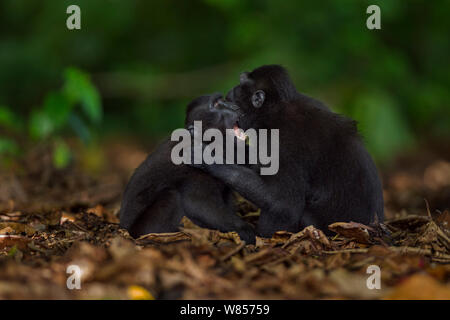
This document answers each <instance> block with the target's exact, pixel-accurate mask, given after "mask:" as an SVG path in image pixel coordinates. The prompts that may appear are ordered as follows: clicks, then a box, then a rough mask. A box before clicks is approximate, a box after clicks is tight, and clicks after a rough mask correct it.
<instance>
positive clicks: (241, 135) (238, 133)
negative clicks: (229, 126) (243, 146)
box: [233, 126, 247, 141]
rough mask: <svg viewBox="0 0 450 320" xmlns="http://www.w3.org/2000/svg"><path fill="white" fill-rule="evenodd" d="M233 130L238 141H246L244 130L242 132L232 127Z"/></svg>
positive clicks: (236, 127)
mask: <svg viewBox="0 0 450 320" xmlns="http://www.w3.org/2000/svg"><path fill="white" fill-rule="evenodd" d="M233 129H234V135H235V136H236V138H238V139H239V140H243V141H245V139H247V136H246V135H245V133H244V130H242V129H241V128H239V127H238V126H234V128H233Z"/></svg>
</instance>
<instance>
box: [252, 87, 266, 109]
mask: <svg viewBox="0 0 450 320" xmlns="http://www.w3.org/2000/svg"><path fill="white" fill-rule="evenodd" d="M265 98H266V94H265V93H264V91H262V90H258V91H256V92H255V93H254V94H253V95H252V104H253V106H254V107H255V108H260V107H261V106H262V105H263V103H264V99H265Z"/></svg>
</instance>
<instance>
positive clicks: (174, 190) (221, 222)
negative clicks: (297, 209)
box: [120, 95, 255, 243]
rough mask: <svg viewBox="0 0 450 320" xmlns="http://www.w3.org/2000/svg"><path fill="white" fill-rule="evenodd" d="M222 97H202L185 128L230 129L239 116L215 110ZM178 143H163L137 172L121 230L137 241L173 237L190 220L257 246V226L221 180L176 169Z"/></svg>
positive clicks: (125, 198)
mask: <svg viewBox="0 0 450 320" xmlns="http://www.w3.org/2000/svg"><path fill="white" fill-rule="evenodd" d="M215 99H218V95H213V96H203V97H200V98H197V99H195V100H194V101H193V102H191V103H190V104H189V106H188V108H187V116H186V128H189V127H190V126H191V125H192V124H193V121H194V120H202V126H203V129H204V130H205V129H207V128H218V129H220V130H222V132H224V130H225V129H226V128H232V126H233V124H234V123H235V122H236V118H237V114H236V112H234V111H233V110H231V109H229V108H223V109H221V110H213V109H211V108H210V105H211V103H212V101H214V100H215ZM175 144H177V142H172V141H170V139H168V140H167V141H165V142H163V143H162V144H161V145H160V146H159V147H158V148H157V149H156V150H155V151H154V152H153V153H152V154H150V155H149V156H148V158H147V159H146V160H145V161H144V162H143V163H142V164H141V165H140V166H139V167H138V168H137V169H136V171H135V172H134V174H133V176H132V177H131V179H130V181H129V182H128V185H127V187H126V189H125V192H124V195H123V201H122V206H121V209H120V227H122V228H124V229H127V230H128V231H129V232H130V234H131V235H132V236H133V237H138V236H140V235H142V234H147V233H153V232H157V233H159V232H175V231H178V230H179V225H180V220H181V218H182V217H183V216H186V217H188V218H189V219H191V220H192V221H193V222H194V223H196V224H198V225H199V226H201V227H206V228H210V229H217V230H220V231H222V232H228V231H236V232H238V234H239V236H240V237H241V239H243V240H244V241H246V242H247V243H255V231H254V229H253V227H252V226H251V225H250V224H248V223H246V222H244V221H243V220H242V219H241V218H240V217H239V216H238V215H237V214H236V210H235V207H234V199H233V194H232V191H231V189H230V188H228V187H227V186H226V185H225V184H224V183H222V182H221V181H220V180H218V179H216V178H214V177H212V176H210V175H208V174H206V173H204V172H202V171H200V170H198V169H196V168H193V167H190V166H187V165H184V164H181V165H175V164H173V163H172V161H171V151H172V148H173V146H174V145H175Z"/></svg>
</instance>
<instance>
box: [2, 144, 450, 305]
mask: <svg viewBox="0 0 450 320" xmlns="http://www.w3.org/2000/svg"><path fill="white" fill-rule="evenodd" d="M421 150H422V152H421V153H420V154H419V153H413V154H410V155H406V156H405V157H404V159H399V161H398V162H397V164H396V165H395V166H393V167H392V168H390V169H388V170H385V172H384V175H383V179H384V186H385V199H386V217H387V221H386V223H385V224H382V225H373V226H364V225H360V224H356V223H350V222H345V221H343V222H340V223H336V224H333V225H332V226H330V228H331V229H332V230H334V231H336V232H338V235H337V236H335V237H333V238H329V237H328V238H327V237H326V236H324V235H323V233H322V231H320V230H317V229H314V228H313V227H307V228H305V229H304V230H303V231H301V232H299V233H296V234H290V233H287V232H278V233H277V234H275V235H274V237H273V238H272V239H261V238H258V239H257V243H256V245H255V246H253V245H244V244H243V243H241V241H240V239H239V237H238V236H237V235H236V234H235V233H227V234H223V233H219V232H217V231H214V230H207V229H202V228H199V227H197V226H195V225H193V224H192V223H191V222H190V221H188V220H187V219H186V220H184V222H183V225H184V228H183V229H182V230H181V231H180V232H178V233H171V234H158V235H156V234H151V235H146V236H143V237H141V238H140V239H137V240H134V239H132V238H130V237H129V235H128V234H127V232H126V231H124V230H119V229H118V226H117V222H118V219H117V217H116V215H115V214H116V213H117V211H118V208H119V205H120V196H121V192H122V190H123V186H124V184H125V183H126V181H127V178H128V176H129V174H130V172H131V170H132V168H134V167H135V166H136V165H137V164H139V162H140V161H142V160H143V158H144V157H145V153H144V152H143V151H142V150H141V149H140V148H137V147H133V146H132V145H130V144H127V143H123V144H108V145H107V146H106V147H105V153H104V157H105V158H106V160H107V163H109V167H108V168H106V170H102V171H101V172H100V174H97V175H96V174H92V173H90V174H87V173H86V168H85V169H83V170H82V169H80V168H79V167H71V168H69V169H66V170H63V171H59V170H55V169H53V168H52V166H51V159H50V156H49V154H48V152H47V151H46V150H45V148H41V147H40V148H38V149H35V150H33V151H32V152H31V153H30V154H29V155H28V156H27V157H26V158H25V159H26V160H25V161H24V163H21V164H20V165H17V167H15V168H13V169H14V170H13V172H14V173H12V172H3V173H1V175H0V181H1V185H0V299H17V298H26V299H28V298H31V299H48V298H50V299H61V298H63V299H67V298H68V299H91V298H99V299H110V298H118V299H122V298H123V299H129V298H133V299H137V298H147V299H149V298H150V299H151V298H157V299H164V298H169V299H171V298H187V299H189V298H190V299H205V298H225V299H241V298H257V299H258V298H262V299H304V298H306V299H311V298H312V299H316V298H337V299H341V298H343V299H348V298H350V299H379V298H392V299H412V298H440V299H450V240H449V239H450V213H449V211H446V209H447V210H448V208H450V162H449V158H448V157H447V155H445V154H442V153H439V152H434V151H427V152H424V150H423V149H421ZM81 162H82V161H81ZM87 167H89V165H88V166H87ZM91 167H92V166H91ZM21 168H26V170H23V169H22V170H21ZM424 199H426V200H427V201H428V203H429V206H430V210H427V208H426V203H425V201H424ZM239 201H240V212H241V213H242V214H243V215H244V218H245V219H247V220H248V221H250V222H254V221H256V219H257V215H258V212H257V211H255V209H254V208H252V206H251V205H249V204H247V203H245V202H242V200H239ZM69 265H78V266H79V267H80V268H81V270H82V272H83V273H82V280H81V289H80V290H69V289H68V288H67V286H66V281H67V277H68V276H69V275H70V274H67V273H66V270H67V267H68V266H69ZM370 265H377V266H379V267H380V269H381V289H380V290H376V289H375V290H369V289H368V288H367V285H366V282H367V278H368V277H369V276H370V275H369V274H367V267H368V266H370Z"/></svg>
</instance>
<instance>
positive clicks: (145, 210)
mask: <svg viewBox="0 0 450 320" xmlns="http://www.w3.org/2000/svg"><path fill="white" fill-rule="evenodd" d="M196 121H201V123H202V126H201V128H200V131H201V132H198V129H197V135H199V136H201V137H202V138H203V142H202V141H199V140H198V139H197V140H196V139H195V138H194V137H195V134H196V133H195V132H196V128H195V126H194V124H196ZM185 128H186V129H187V130H188V131H189V132H190V133H191V135H190V136H191V137H189V139H187V138H185V139H183V140H184V143H182V144H179V143H180V142H179V141H172V140H171V139H167V140H166V141H165V142H163V143H162V144H161V145H160V146H159V147H158V148H157V149H156V150H155V151H154V152H153V153H152V154H150V155H149V156H148V158H147V159H146V160H145V161H144V162H143V163H142V164H141V165H140V166H139V167H138V168H137V169H136V171H135V172H134V174H133V176H132V177H131V179H130V181H129V183H128V185H127V187H126V189H125V192H124V195H123V201H122V206H121V209H120V226H121V227H122V228H125V229H127V230H128V231H129V232H130V234H131V235H132V236H133V237H137V236H139V235H142V234H146V233H153V232H174V231H178V228H179V224H180V221H181V218H182V217H183V216H186V217H188V218H189V219H191V220H192V221H193V222H194V223H196V224H198V225H199V226H202V227H206V228H210V229H216V230H220V231H222V232H229V231H236V232H237V233H238V234H239V236H240V237H241V239H242V240H244V241H245V242H246V243H248V244H251V243H255V236H256V235H259V236H262V237H270V236H272V234H273V233H274V232H276V231H280V230H285V231H290V232H298V231H300V230H301V229H302V228H304V227H306V226H308V225H314V226H315V227H316V228H319V229H322V230H323V231H324V232H327V230H328V229H327V226H328V225H329V224H331V223H333V222H336V221H355V222H360V223H364V224H369V223H371V222H374V221H378V222H381V221H383V216H384V214H383V195H382V186H381V181H380V178H379V175H378V172H377V169H376V166H375V164H374V162H373V160H372V158H371V156H370V155H369V153H368V152H367V150H366V149H365V147H364V145H363V142H362V140H361V137H360V136H359V134H358V130H357V127H356V122H355V121H353V120H351V119H349V118H346V117H344V116H342V115H339V114H336V113H334V112H332V111H331V110H330V109H328V107H326V106H325V105H323V104H322V103H321V102H319V101H317V100H315V99H313V98H310V97H308V96H305V95H303V94H301V93H299V92H298V91H297V90H296V88H295V86H294V84H293V82H292V81H291V79H290V77H289V75H288V73H287V71H286V70H285V69H284V68H282V67H281V66H278V65H267V66H262V67H259V68H257V69H255V70H253V71H252V72H245V73H243V74H241V76H240V81H239V84H238V85H237V86H235V87H234V88H233V89H231V90H230V91H229V92H228V94H227V95H226V97H225V98H223V97H222V96H221V95H219V94H215V95H210V96H202V97H199V98H197V99H194V100H193V101H192V102H191V103H190V104H189V105H188V107H187V111H186V121H185ZM209 129H214V130H212V131H210V133H207V130H209ZM269 132H270V134H268V133H269ZM200 133H201V135H200ZM250 133H254V134H250ZM205 134H206V139H205ZM220 134H221V135H223V136H225V137H226V139H223V140H222V142H220V138H218V137H219V136H220ZM250 135H252V136H250ZM180 136H181V135H178V137H180ZM230 137H231V138H230ZM191 138H192V140H193V143H191ZM205 140H208V141H207V142H204V141H205ZM188 142H189V144H188ZM221 144H222V146H221ZM174 148H175V149H174ZM174 150H175V151H174ZM180 150H182V151H183V152H180ZM221 150H222V151H221ZM188 151H191V152H188ZM177 155H179V157H178V158H177ZM196 155H197V156H196ZM198 155H201V156H202V157H201V158H199V157H198ZM205 155H206V159H205ZM174 156H175V158H176V159H174ZM180 159H181V160H180ZM174 160H175V161H174ZM189 160H191V161H189ZM221 160H223V161H221ZM174 162H175V163H174ZM264 169H266V171H264ZM263 172H266V174H263ZM233 192H237V193H239V194H240V195H241V196H242V197H244V198H245V199H247V200H248V201H250V202H252V203H253V204H254V205H255V206H257V207H258V208H260V209H261V213H260V217H259V220H258V223H257V227H256V228H254V227H253V226H252V225H250V224H248V223H246V222H244V221H243V220H242V219H241V218H240V217H239V216H238V215H237V214H236V210H235V206H234V198H233Z"/></svg>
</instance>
